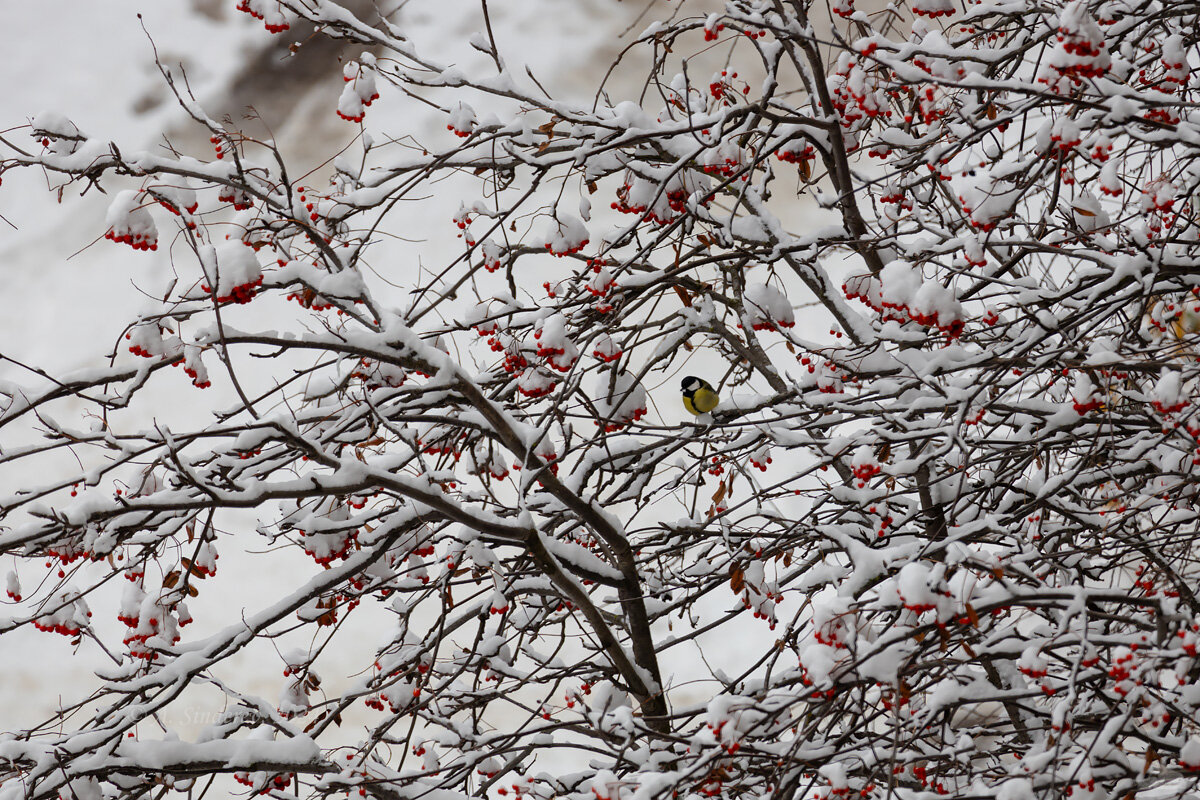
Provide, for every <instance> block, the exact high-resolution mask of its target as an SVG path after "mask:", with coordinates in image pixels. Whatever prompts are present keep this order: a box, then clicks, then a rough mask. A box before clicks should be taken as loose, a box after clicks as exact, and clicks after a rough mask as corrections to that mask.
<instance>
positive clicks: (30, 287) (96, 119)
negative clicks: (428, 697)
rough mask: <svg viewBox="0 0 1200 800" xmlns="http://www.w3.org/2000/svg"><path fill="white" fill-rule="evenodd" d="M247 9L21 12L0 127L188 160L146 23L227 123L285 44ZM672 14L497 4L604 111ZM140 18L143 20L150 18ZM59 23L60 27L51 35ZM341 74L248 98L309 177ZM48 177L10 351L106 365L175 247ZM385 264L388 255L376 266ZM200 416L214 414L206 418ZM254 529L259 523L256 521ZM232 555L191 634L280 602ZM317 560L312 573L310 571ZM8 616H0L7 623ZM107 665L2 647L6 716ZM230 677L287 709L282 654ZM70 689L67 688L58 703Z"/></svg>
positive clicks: (690, 665)
mask: <svg viewBox="0 0 1200 800" xmlns="http://www.w3.org/2000/svg"><path fill="white" fill-rule="evenodd" d="M234 5H235V4H234V2H233V0H224V1H223V2H220V3H216V2H209V1H208V0H196V2H195V3H194V4H188V3H147V2H145V0H107V1H106V2H105V3H103V4H90V3H89V4H82V3H78V2H77V0H44V1H43V2H39V3H36V4H33V3H30V4H16V5H14V6H13V7H12V8H10V9H8V10H7V22H8V24H7V25H6V26H5V28H4V33H2V34H0V39H2V40H3V45H4V50H5V53H6V56H7V57H6V58H5V59H3V60H2V61H0V74H2V81H3V82H2V84H0V85H3V86H4V87H5V92H4V94H3V95H0V127H4V128H9V129H11V128H14V127H16V126H20V125H22V124H25V123H26V122H27V121H28V120H29V119H30V118H31V117H32V116H33V115H34V114H36V113H37V112H39V111H41V110H44V109H50V110H54V111H58V112H60V113H62V114H64V115H66V116H68V117H69V118H70V119H72V120H73V121H74V122H75V123H76V124H77V125H78V126H79V127H80V129H82V130H83V131H85V132H86V133H87V134H88V135H89V136H91V137H95V138H103V139H110V140H113V141H116V142H119V143H121V144H122V147H123V148H124V149H127V150H128V149H138V148H146V147H154V146H157V145H158V144H160V143H161V141H162V136H163V134H164V132H165V133H166V134H167V135H169V136H170V137H171V140H172V141H173V142H174V143H176V144H178V145H179V146H180V147H181V148H188V147H191V148H192V149H193V150H198V149H199V148H202V147H204V146H206V145H207V142H206V141H205V140H204V134H201V137H200V138H197V134H196V132H195V129H194V128H192V127H189V125H188V123H187V121H186V120H185V118H184V116H183V114H182V113H181V112H180V110H179V109H178V108H177V107H176V106H175V105H174V104H173V103H172V102H171V101H170V98H169V96H168V95H167V93H166V90H165V87H164V84H163V81H162V78H161V76H160V75H159V73H158V70H157V68H156V66H155V64H154V50H153V48H152V44H151V41H150V38H148V37H147V33H146V32H145V31H143V29H142V24H144V25H145V28H146V31H148V32H149V34H150V36H151V37H152V38H153V46H154V47H157V51H158V54H159V56H160V57H161V58H162V60H163V61H164V63H166V64H169V65H171V66H173V67H175V66H176V65H178V64H182V65H183V67H184V68H185V69H186V71H187V75H188V79H189V83H190V86H191V87H192V89H193V90H194V91H195V93H196V95H197V97H198V98H199V99H200V100H201V101H202V102H203V103H204V105H205V107H206V108H208V109H209V110H210V111H213V112H215V113H214V116H216V115H217V114H218V113H221V112H222V111H223V110H225V105H226V104H227V102H229V98H230V97H235V98H237V99H238V100H241V101H243V102H244V101H246V100H247V98H246V96H245V91H244V90H245V89H246V86H245V85H244V83H243V81H244V78H245V75H244V74H243V70H244V69H246V66H247V65H248V64H250V63H253V62H254V60H255V59H258V58H261V53H262V51H263V48H265V47H268V46H270V45H272V44H273V41H272V38H271V37H270V36H269V35H268V34H266V33H265V32H264V31H263V30H262V28H261V25H260V24H258V23H256V22H255V21H253V20H251V19H250V18H249V17H247V16H245V15H242V14H238V13H236V12H234V11H233V6H234ZM664 5H665V4H663V3H661V2H659V3H657V4H655V5H654V7H653V8H651V9H650V11H649V13H648V14H647V15H646V16H645V17H644V18H639V15H640V14H641V13H642V12H643V11H644V10H645V5H644V4H637V5H635V4H633V3H630V2H624V3H617V2H615V0H579V2H572V3H570V4H567V3H564V2H557V1H556V0H537V1H536V2H534V1H533V0H523V2H521V3H519V4H515V5H513V6H509V7H507V8H506V7H504V6H503V5H502V4H495V7H494V8H493V15H494V16H493V23H494V25H495V26H496V30H497V39H498V40H499V41H500V44H501V52H502V54H504V53H506V52H507V53H511V54H512V58H513V60H514V61H515V62H521V61H524V62H528V63H530V65H531V66H532V68H533V71H534V73H535V74H536V75H537V76H538V78H539V80H540V81H541V82H542V83H543V84H545V85H547V87H548V88H550V89H551V90H552V91H553V92H555V93H556V94H559V95H565V96H571V97H576V98H579V99H581V100H582V99H585V98H586V99H589V100H590V97H591V92H592V91H594V89H595V86H596V85H597V83H598V81H599V79H600V77H601V76H602V75H603V72H604V69H605V68H606V67H607V65H608V64H609V63H610V62H611V59H612V57H613V55H614V54H615V52H616V51H617V49H619V48H620V47H622V46H624V45H625V44H626V43H627V42H628V38H624V39H618V38H616V36H617V34H620V33H621V32H622V31H625V30H626V29H627V28H628V27H629V26H631V25H632V26H633V32H634V33H636V32H637V31H639V30H641V29H642V28H644V27H645V25H646V24H647V23H648V22H649V21H650V20H652V19H653V18H654V17H655V16H656V15H658V14H660V13H664ZM568 6H569V9H568ZM568 10H569V13H564V12H567V11H568ZM700 10H702V4H697V5H696V6H695V7H691V8H689V11H690V12H692V13H697V12H698V11H700ZM667 11H669V9H667ZM139 12H141V13H142V15H143V19H142V20H140V21H139V19H138V13H139ZM405 13H406V14H407V15H408V16H407V18H406V19H405V22H406V24H407V25H409V26H410V28H411V29H412V30H416V31H420V32H421V33H422V34H423V35H424V36H425V37H426V40H427V41H437V40H438V39H439V37H441V38H442V40H444V42H445V49H444V51H442V52H439V53H438V54H437V55H438V57H439V58H440V59H442V60H443V61H455V60H456V55H457V56H458V57H461V58H463V59H469V58H472V57H476V58H477V57H479V56H478V54H471V53H470V52H469V51H467V50H466V48H465V41H466V39H467V37H468V36H470V35H471V34H472V33H474V32H475V31H476V30H478V29H479V27H480V25H479V16H478V5H477V3H475V2H473V1H468V0H448V1H443V2H438V3H426V4H420V3H414V4H412V5H411V7H410V9H408V10H406V12H405ZM47 20H59V21H60V22H59V23H57V24H54V25H50V24H47ZM350 54H351V55H353V54H354V53H353V52H351V53H350ZM331 67H332V68H331V69H329V70H328V71H327V72H324V73H323V74H322V76H321V78H320V79H319V80H315V81H308V82H303V83H299V84H290V85H289V84H287V83H286V82H284V83H276V84H275V85H276V89H277V92H278V93H279V96H276V97H271V96H261V97H257V98H249V99H250V100H252V101H253V102H255V103H256V104H257V105H259V106H260V107H261V108H262V109H264V113H268V112H269V113H271V114H273V115H274V118H273V119H272V120H271V121H272V124H273V128H274V131H275V133H276V137H277V141H278V142H279V143H280V145H281V148H282V149H283V151H284V152H285V154H287V156H288V157H289V159H291V161H292V164H293V165H295V164H300V165H302V166H303V167H306V168H307V167H313V168H315V167H317V166H318V165H319V163H320V162H321V160H323V159H324V158H326V157H327V155H328V153H329V152H331V151H332V150H334V149H336V148H337V147H340V146H342V145H345V144H346V143H348V142H350V141H351V140H352V139H353V138H354V136H355V135H356V133H357V126H354V125H350V124H348V123H345V122H342V121H341V120H338V119H337V118H336V116H335V115H334V113H333V109H334V107H335V105H336V97H337V94H338V92H339V91H340V88H341V81H340V75H339V70H338V69H337V68H336V64H335V63H331ZM639 69H640V67H639ZM618 80H620V79H619V78H618ZM610 90H611V91H612V94H613V96H614V97H622V96H628V93H633V94H634V96H636V92H637V87H634V86H630V85H625V86H622V85H620V84H619V83H617V84H616V85H614V84H610ZM388 100H390V102H387V101H388ZM368 122H369V125H370V127H371V128H372V129H376V130H384V129H386V130H388V131H389V132H391V133H396V134H402V133H413V134H415V135H416V136H417V137H418V138H422V137H428V136H430V135H431V134H433V133H434V132H436V131H438V130H440V129H441V128H442V126H444V124H445V122H444V120H442V119H441V118H435V117H433V116H432V115H431V112H430V111H429V110H428V109H427V108H426V107H425V106H422V105H420V104H419V103H416V102H415V101H411V100H406V99H404V98H400V97H398V96H395V95H393V96H392V97H391V98H389V97H388V96H386V95H385V98H384V102H380V103H378V104H376V106H374V107H373V108H372V109H371V112H370V118H369V120H368ZM6 135H7V136H8V137H10V138H11V140H13V141H17V142H21V143H25V142H28V141H29V140H28V138H27V134H26V132H25V131H23V130H10V131H9V133H8V134H6ZM47 180H48V179H47V178H46V177H43V176H38V175H35V174H33V173H30V174H22V175H13V176H7V175H6V176H5V178H4V184H3V186H2V187H0V214H2V215H3V217H4V220H5V221H4V222H2V223H0V271H2V274H3V279H4V284H3V285H4V287H5V288H4V292H5V295H6V296H7V297H8V299H9V303H8V304H7V307H6V313H5V314H4V315H2V316H0V353H3V354H4V355H6V356H8V357H10V358H14V359H17V360H21V361H24V362H26V363H31V364H38V365H40V366H42V367H46V368H49V369H51V370H58V371H61V370H68V369H72V368H76V367H79V366H82V365H85V364H88V363H94V360H95V359H97V358H101V357H103V355H104V354H105V353H106V352H108V351H109V350H110V349H111V348H112V346H113V344H114V343H115V340H116V338H117V336H118V335H119V333H120V331H121V330H122V329H123V327H124V326H125V324H126V323H127V321H128V320H129V319H130V318H132V316H133V315H134V314H136V312H137V310H138V309H139V308H140V307H141V306H142V305H143V304H144V303H145V298H144V297H143V296H142V294H141V293H140V291H139V289H144V290H154V289H155V288H157V287H161V286H162V285H163V284H164V283H165V281H166V280H167V279H168V278H169V276H170V256H169V248H160V251H159V252H158V253H156V254H142V253H134V252H131V251H130V250H129V249H127V248H124V247H116V246H113V245H111V244H110V243H108V242H106V241H104V240H102V239H100V238H99V237H100V236H101V235H102V234H103V232H104V225H103V219H104V212H105V208H106V206H107V199H106V197H105V196H103V195H100V194H99V193H97V192H95V191H92V192H89V193H88V195H87V196H86V197H83V198H80V197H79V196H78V190H77V189H76V188H69V189H68V190H67V192H66V193H65V194H64V196H63V198H62V200H61V202H59V201H58V200H57V198H56V197H55V196H54V195H53V194H51V193H49V192H47V191H46V189H47V186H48V182H47ZM451 210H452V209H451ZM447 222H448V212H447V211H446V209H445V208H443V207H442V206H441V205H439V204H437V203H428V204H414V205H413V206H412V208H411V209H410V210H408V211H407V212H406V214H405V216H404V227H405V228H406V229H407V230H408V231H425V232H428V231H435V232H437V233H436V234H435V235H434V236H432V237H430V238H429V239H428V240H427V241H424V242H415V243H413V244H411V245H399V244H397V245H392V246H393V247H395V248H397V250H396V252H394V253H388V254H387V256H388V257H389V258H396V259H399V260H406V261H407V262H408V263H411V261H414V260H417V259H429V258H436V257H437V255H438V254H439V253H441V254H445V253H447V252H451V251H452V249H453V248H456V247H458V246H460V245H458V244H457V243H456V242H455V241H454V239H453V236H452V235H451V226H449V225H448V224H447ZM443 234H444V235H443ZM406 248H407V249H406ZM375 260H376V261H377V262H379V261H381V260H384V259H383V258H382V255H381V254H376V255H375ZM700 361H701V363H698V364H695V365H691V364H689V371H691V370H692V369H694V370H695V371H700V372H702V373H703V370H704V365H703V363H702V359H701V360H700ZM714 369H719V367H714ZM718 374H719V372H718ZM0 378H8V379H13V380H25V379H27V378H28V375H27V374H23V373H22V371H21V370H20V369H19V368H16V367H14V366H13V364H11V363H3V364H0ZM677 384H678V380H677V377H674V376H672V377H671V378H670V379H667V380H664V381H663V383H662V384H661V385H659V386H651V387H650V388H651V393H652V396H653V398H654V400H656V401H657V402H658V404H659V407H660V410H661V411H662V413H663V416H664V418H669V417H670V416H674V415H679V414H681V413H682V412H681V411H679V410H678V409H677V408H676V405H677V403H678V400H677V396H678V395H677V393H678V389H677ZM197 400H199V401H200V402H201V403H208V402H211V396H201V397H199V398H197V396H196V394H195V393H191V392H189V393H187V394H181V395H180V401H181V402H189V401H190V402H193V403H194V402H196V401H197ZM168 401H169V398H165V399H164V402H168ZM196 410H197V411H198V412H202V411H203V408H202V407H199V406H198V407H197V409H196ZM24 478H27V476H19V475H13V474H6V473H4V472H2V471H0V482H11V481H19V480H22V479H24ZM9 488H11V487H9ZM242 523H243V524H245V525H246V527H247V528H250V529H252V525H253V519H250V518H247V519H245V520H243V521H242ZM231 560H232V559H230V558H226V559H225V560H223V561H222V562H221V573H220V574H219V575H218V577H217V579H215V580H214V581H210V582H209V583H208V585H207V586H206V587H205V589H206V592H205V594H204V595H203V596H202V597H201V598H199V599H198V600H197V601H195V602H193V603H192V606H193V614H194V615H195V616H196V618H197V620H198V622H197V625H196V626H195V628H191V629H189V630H188V633H189V634H190V635H196V634H199V633H203V632H204V631H203V630H197V628H200V629H203V628H209V629H211V628H212V626H215V625H217V623H218V621H220V622H222V623H227V622H229V621H231V620H235V619H236V618H237V617H238V615H239V609H241V608H250V609H253V608H258V607H261V606H262V605H264V604H265V603H266V602H268V599H269V598H270V597H271V596H273V595H274V594H275V592H274V591H273V589H272V585H271V578H269V577H267V576H269V575H280V574H286V570H287V567H286V566H284V567H283V568H282V569H281V568H280V565H279V564H277V563H275V562H274V561H271V563H270V568H269V569H268V568H267V567H265V566H264V560H263V559H258V560H257V561H256V560H254V559H247V560H245V561H244V562H242V563H228V562H229V561H231ZM305 564H306V562H305ZM305 564H301V563H299V562H298V563H297V565H296V566H297V567H299V568H305ZM9 566H10V565H0V571H4V572H6V571H7V569H8V568H9ZM307 568H311V565H307ZM31 588H32V587H31ZM732 599H733V596H732V595H730V596H729V600H730V601H732ZM3 613H4V611H3V606H0V615H3ZM360 617H361V619H360V622H359V624H361V625H366V624H369V623H370V617H369V616H367V615H360ZM109 623H111V625H113V626H117V625H118V623H116V622H115V620H109V621H103V622H100V624H101V625H104V624H109ZM350 633H351V634H352V633H353V629H351V630H350ZM741 635H745V636H747V637H759V636H762V635H767V632H766V630H765V628H762V629H760V628H759V626H757V625H753V626H749V625H748V626H746V628H745V630H744V632H739V633H738V634H737V636H741ZM738 651H739V648H738V647H737V641H736V640H735V639H731V637H730V634H729V632H728V631H723V632H722V633H721V634H720V646H719V647H717V648H714V650H713V652H712V655H715V656H716V657H717V659H718V660H721V659H722V658H725V657H732V656H733V654H735V653H737V652H738ZM746 651H747V652H751V651H753V648H747V649H746ZM672 652H673V653H674V652H675V651H672ZM363 655H364V654H362V653H350V652H343V653H340V654H339V653H338V652H336V651H331V652H328V653H326V654H325V655H324V656H323V657H322V659H321V662H320V664H319V666H320V667H321V670H322V673H323V674H324V675H325V676H326V679H327V681H329V683H328V685H327V687H326V688H327V689H329V690H331V691H332V692H336V691H338V689H339V685H338V682H339V681H341V680H348V679H349V673H350V672H351V671H352V670H353V669H356V668H358V667H360V666H361V665H362V664H363V663H364V662H363ZM105 660H106V657H105V656H103V654H101V653H99V652H98V651H97V650H96V648H94V647H90V646H88V645H87V644H85V645H84V646H83V647H81V648H79V649H78V650H73V649H72V648H71V647H70V645H69V643H68V642H67V641H66V640H65V639H63V638H61V637H57V636H52V635H46V634H40V633H38V632H36V631H33V630H31V629H25V630H23V631H19V632H17V633H15V634H11V635H8V636H6V637H5V640H4V642H3V646H0V675H3V676H4V680H3V681H0V707H3V708H5V709H6V713H5V721H6V724H5V728H6V729H12V728H17V727H23V726H26V725H30V724H36V723H37V722H40V721H43V720H45V719H46V718H47V717H48V716H49V715H50V714H51V713H52V710H53V708H54V707H55V705H56V704H57V703H58V702H59V701H60V699H68V698H70V697H73V696H75V693H76V691H77V689H78V688H79V687H81V686H83V685H87V684H88V683H90V682H91V681H93V680H95V679H94V677H93V676H92V670H93V669H94V668H95V667H96V666H97V665H99V664H101V663H103V662H104V661H105ZM366 663H369V661H368V662H366ZM666 666H667V670H668V672H669V673H670V672H673V673H674V680H673V683H675V685H676V686H680V685H683V684H686V683H687V682H688V681H689V680H692V679H696V678H700V677H702V676H704V675H705V674H706V670H705V669H704V668H703V665H702V664H701V663H700V662H699V661H698V659H696V657H695V653H694V652H689V653H684V652H678V653H676V654H675V655H673V656H672V657H671V658H670V659H669V660H668V662H667V665H666ZM729 666H730V667H731V668H732V667H733V664H729ZM228 669H229V670H230V671H231V672H233V673H237V677H238V678H241V679H242V680H240V681H238V682H239V683H240V684H241V685H242V686H243V688H245V689H248V690H250V691H255V692H259V693H261V695H262V696H263V697H264V698H265V699H266V700H267V701H268V702H274V700H275V699H276V698H277V697H278V694H279V690H280V686H281V677H280V674H281V670H280V661H279V658H278V656H277V655H276V654H275V653H274V652H273V650H272V648H270V647H264V648H259V649H258V650H251V651H248V652H247V653H244V654H243V657H242V658H240V659H239V660H237V661H236V662H235V663H232V664H230V665H228ZM247 679H249V680H247ZM62 687H67V689H68V691H66V692H64V693H63V694H62V695H60V691H62ZM687 694H688V692H687V690H686V689H685V690H683V693H682V694H677V699H686V696H687ZM216 711H219V708H210V707H208V706H206V698H205V696H204V694H203V692H198V693H196V694H195V696H194V699H193V700H192V701H191V702H185V703H182V704H181V705H180V711H179V712H178V713H179V714H181V715H184V716H182V717H181V718H178V719H170V720H166V721H167V722H168V723H170V724H173V725H180V726H181V728H182V731H183V732H185V734H186V732H187V730H188V729H189V728H192V729H193V730H194V729H195V727H199V726H202V725H204V724H206V723H208V722H210V721H211V719H212V714H213V713H215V712H216ZM193 726H195V727H193Z"/></svg>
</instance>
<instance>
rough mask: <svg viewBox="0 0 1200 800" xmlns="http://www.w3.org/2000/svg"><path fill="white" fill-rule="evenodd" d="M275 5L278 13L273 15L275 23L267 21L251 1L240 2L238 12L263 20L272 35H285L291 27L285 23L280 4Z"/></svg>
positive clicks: (242, 0)
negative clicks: (279, 7)
mask: <svg viewBox="0 0 1200 800" xmlns="http://www.w3.org/2000/svg"><path fill="white" fill-rule="evenodd" d="M275 5H276V9H275V11H276V13H275V14H273V15H272V20H274V21H268V20H266V19H265V15H264V14H263V12H262V11H261V10H260V9H258V8H256V7H255V5H252V4H251V0H238V4H237V10H238V11H243V12H245V13H247V14H249V15H250V16H252V17H254V18H255V19H257V20H262V21H263V22H264V23H265V27H266V29H267V30H268V31H269V32H270V33H283V32H284V31H286V30H287V29H288V28H290V27H291V26H290V25H288V23H287V22H286V21H283V19H282V12H281V11H279V9H278V5H279V4H278V3H276V4H275Z"/></svg>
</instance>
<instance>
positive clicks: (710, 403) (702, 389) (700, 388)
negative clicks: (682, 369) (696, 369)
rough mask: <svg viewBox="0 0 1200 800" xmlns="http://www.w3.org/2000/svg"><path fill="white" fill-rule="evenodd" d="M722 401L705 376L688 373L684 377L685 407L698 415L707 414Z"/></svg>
mask: <svg viewBox="0 0 1200 800" xmlns="http://www.w3.org/2000/svg"><path fill="white" fill-rule="evenodd" d="M720 402H721V398H720V396H718V395H717V390H716V389H714V388H713V387H712V384H710V383H709V382H708V381H706V380H704V379H703V378H697V377H695V376H694V375H688V376H687V377H686V378H684V379H683V407H684V408H686V409H687V410H688V411H690V412H691V413H693V414H695V415H696V416H700V415H701V414H707V413H708V412H710V411H712V410H713V409H714V408H716V407H717V404H718V403H720Z"/></svg>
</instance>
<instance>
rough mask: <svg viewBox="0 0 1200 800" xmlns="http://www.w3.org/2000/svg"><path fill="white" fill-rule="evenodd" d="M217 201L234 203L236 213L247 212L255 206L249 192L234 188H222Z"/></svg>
mask: <svg viewBox="0 0 1200 800" xmlns="http://www.w3.org/2000/svg"><path fill="white" fill-rule="evenodd" d="M217 200H219V201H221V202H222V203H233V208H234V210H235V211H245V210H246V209H249V208H252V207H253V206H254V198H253V197H251V196H250V194H249V193H248V192H246V191H245V190H244V189H239V188H235V187H233V186H225V187H222V188H221V191H220V193H218V194H217Z"/></svg>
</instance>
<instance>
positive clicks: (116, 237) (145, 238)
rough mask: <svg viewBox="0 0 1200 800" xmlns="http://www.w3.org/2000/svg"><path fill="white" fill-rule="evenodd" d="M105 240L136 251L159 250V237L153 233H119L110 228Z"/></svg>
mask: <svg viewBox="0 0 1200 800" xmlns="http://www.w3.org/2000/svg"><path fill="white" fill-rule="evenodd" d="M104 238H105V239H109V240H110V241H113V242H116V243H117V244H127V245H129V246H130V247H132V248H133V249H134V250H157V249H158V236H157V235H155V234H153V233H146V234H143V233H138V232H129V233H117V232H115V231H113V230H112V229H111V228H110V229H109V231H108V233H106V234H104Z"/></svg>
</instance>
